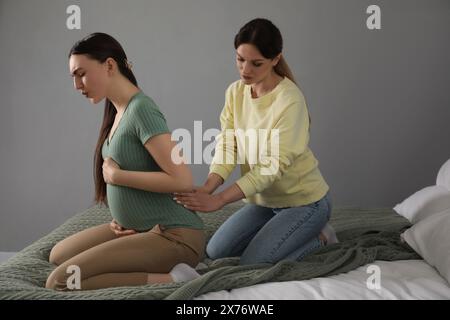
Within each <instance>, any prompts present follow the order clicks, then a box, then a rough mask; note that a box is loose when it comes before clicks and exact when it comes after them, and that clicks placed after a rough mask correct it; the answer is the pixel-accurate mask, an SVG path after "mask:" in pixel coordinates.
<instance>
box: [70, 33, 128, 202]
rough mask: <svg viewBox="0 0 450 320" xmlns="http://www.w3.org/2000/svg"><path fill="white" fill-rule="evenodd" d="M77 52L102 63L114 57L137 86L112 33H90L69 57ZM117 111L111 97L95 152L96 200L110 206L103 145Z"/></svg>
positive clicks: (106, 102) (107, 101)
mask: <svg viewBox="0 0 450 320" xmlns="http://www.w3.org/2000/svg"><path fill="white" fill-rule="evenodd" d="M75 54H84V55H87V56H88V57H89V58H91V59H94V60H97V61H99V62H100V63H103V62H105V61H106V59H108V58H112V59H114V60H115V61H116V62H117V65H118V68H119V71H120V73H121V74H123V75H124V76H125V77H126V78H127V79H128V80H130V82H131V83H133V84H134V85H135V86H137V80H136V77H135V76H134V74H133V72H132V71H131V69H130V68H129V64H128V60H127V56H126V54H125V51H124V50H123V48H122V46H121V45H120V43H119V42H118V41H117V40H116V39H114V38H113V37H111V36H110V35H108V34H106V33H99V32H97V33H92V34H90V35H88V36H87V37H85V38H83V39H82V40H80V41H78V42H77V43H75V45H74V46H73V47H72V49H70V52H69V58H70V56H72V55H75ZM116 113H117V110H116V108H115V107H114V105H113V104H112V102H111V101H110V100H109V99H106V101H105V110H104V113H103V122H102V125H101V127H100V133H99V137H98V140H97V145H96V147H95V152H94V184H95V197H94V202H95V203H96V204H98V203H103V204H105V205H106V206H108V200H107V198H106V183H105V181H104V179H103V169H102V165H103V157H102V146H103V143H104V142H105V140H106V139H107V137H108V134H109V132H110V131H111V128H112V126H113V123H114V118H115V116H116Z"/></svg>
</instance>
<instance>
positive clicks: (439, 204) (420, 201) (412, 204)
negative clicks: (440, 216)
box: [394, 186, 450, 224]
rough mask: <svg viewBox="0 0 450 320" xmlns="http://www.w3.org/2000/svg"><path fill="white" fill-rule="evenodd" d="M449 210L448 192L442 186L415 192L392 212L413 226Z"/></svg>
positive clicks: (449, 195)
mask: <svg viewBox="0 0 450 320" xmlns="http://www.w3.org/2000/svg"><path fill="white" fill-rule="evenodd" d="M449 208H450V191H449V190H448V189H447V188H445V187H442V186H430V187H426V188H423V189H422V190H419V191H417V192H416V193H414V194H413V195H411V196H410V197H408V198H406V199H405V200H404V201H403V202H402V203H399V204H397V205H396V206H395V207H394V211H395V212H397V213H398V214H399V215H401V216H404V217H405V218H406V219H408V220H409V221H410V222H411V223H413V224H414V223H417V222H419V221H420V220H422V219H425V218H426V217H428V216H430V215H433V214H435V213H438V212H441V211H444V210H446V209H449Z"/></svg>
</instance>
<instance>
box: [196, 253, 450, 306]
mask: <svg viewBox="0 0 450 320" xmlns="http://www.w3.org/2000/svg"><path fill="white" fill-rule="evenodd" d="M370 265H376V266H378V267H379V271H380V273H379V274H380V277H379V279H380V281H379V284H380V288H379V289H375V288H371V289H369V286H370V284H373V283H374V282H373V281H370V280H372V279H373V276H374V273H373V271H370V270H371V269H368V267H369V266H370ZM369 277H372V278H370V280H369V285H368V284H367V282H368V279H369ZM196 299H197V300H232V299H235V300H241V299H249V300H259V299H265V300H279V299H283V300H285V299H339V300H355V299H364V300H365V299H450V285H449V283H448V282H447V281H446V280H445V279H444V278H443V277H441V276H440V275H439V273H438V272H437V271H436V269H435V268H433V267H432V266H430V265H429V264H427V263H426V262H425V261H424V260H399V261H375V262H373V263H371V264H368V265H365V266H362V267H359V268H358V269H355V270H352V271H350V272H348V273H342V274H339V275H336V276H331V277H324V278H314V279H310V280H303V281H286V282H270V283H264V284H258V285H254V286H250V287H244V288H238V289H233V290H231V291H226V290H222V291H217V292H209V293H206V294H203V295H201V296H198V297H197V298H196Z"/></svg>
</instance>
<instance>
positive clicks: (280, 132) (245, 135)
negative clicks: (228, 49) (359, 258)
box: [175, 19, 337, 264]
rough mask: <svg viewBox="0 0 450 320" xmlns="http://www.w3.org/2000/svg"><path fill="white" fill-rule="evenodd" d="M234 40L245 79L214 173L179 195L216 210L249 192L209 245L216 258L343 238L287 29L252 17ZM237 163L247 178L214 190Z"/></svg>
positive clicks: (303, 250) (254, 258)
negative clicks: (286, 44) (333, 221)
mask: <svg viewBox="0 0 450 320" xmlns="http://www.w3.org/2000/svg"><path fill="white" fill-rule="evenodd" d="M234 45H235V49H236V64H237V68H238V71H239V74H240V78H241V79H240V80H238V81H236V82H234V83H232V84H231V85H230V86H229V87H228V89H227V91H226V98H225V106H224V108H223V110H222V113H221V115H220V122H221V129H222V132H221V133H220V134H219V135H218V137H217V144H216V149H215V155H214V159H213V162H212V164H211V166H210V173H209V175H208V178H207V180H206V182H205V183H204V185H203V186H201V187H196V188H195V190H194V192H191V193H176V194H175V200H177V201H178V202H179V203H181V204H183V205H184V206H185V207H186V208H188V209H191V210H196V211H200V212H211V211H216V210H218V209H220V208H222V207H223V206H224V205H226V204H228V203H231V202H235V201H237V200H241V199H245V200H244V202H246V203H247V204H246V205H245V206H244V207H243V208H242V209H240V210H238V211H237V212H235V213H234V214H233V215H232V216H231V217H230V218H229V219H228V220H227V221H225V223H224V224H223V225H222V226H221V227H220V228H219V229H218V230H217V232H216V233H215V234H214V235H213V237H212V238H211V240H210V241H209V243H208V246H207V249H206V251H207V254H208V256H209V257H210V258H212V259H217V258H223V257H230V256H240V257H241V259H240V263H241V264H253V263H276V262H278V261H280V260H296V261H299V260H301V259H302V258H303V257H305V256H306V255H307V254H309V253H311V252H312V251H314V250H316V249H318V248H319V247H321V246H323V245H325V244H326V243H328V244H330V243H333V242H337V239H336V236H335V233H334V231H333V229H332V228H331V226H330V225H329V224H328V220H329V219H330V214H331V200H330V196H329V186H328V185H327V183H326V182H325V180H324V178H323V177H322V175H321V173H320V171H319V169H318V161H317V160H316V158H315V157H314V155H313V153H312V152H311V150H310V149H309V147H308V142H309V125H310V118H309V114H308V109H307V106H306V103H305V98H304V96H303V94H302V92H301V91H300V89H299V88H298V86H297V85H296V83H295V81H294V78H293V76H292V73H291V71H290V69H289V67H288V65H287V63H286V61H285V60H284V58H283V56H282V45H283V40H282V36H281V33H280V31H279V30H278V28H277V27H276V26H275V25H274V24H273V23H272V22H270V21H269V20H267V19H254V20H252V21H250V22H248V23H247V24H246V25H244V26H243V27H242V28H241V30H240V31H239V33H238V34H237V35H236V37H235V40H234ZM255 137H256V139H255ZM248 141H249V142H248ZM269 150H270V152H269ZM236 160H237V161H236ZM236 162H238V163H240V164H241V166H240V167H241V174H242V177H241V178H240V179H238V180H237V181H236V182H235V183H234V184H232V185H231V186H230V187H228V188H226V189H225V190H223V191H222V192H220V193H216V194H213V192H214V191H215V190H216V189H217V188H218V187H219V186H220V185H221V184H223V182H224V181H225V180H226V179H227V178H228V177H229V175H230V174H231V172H232V171H233V169H234V168H235V166H236V164H237V163H236Z"/></svg>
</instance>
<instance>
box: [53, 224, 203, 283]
mask: <svg viewBox="0 0 450 320" xmlns="http://www.w3.org/2000/svg"><path fill="white" fill-rule="evenodd" d="M205 242H206V241H205V233H204V231H203V230H196V229H189V228H172V229H164V228H163V227H162V226H160V225H156V226H155V227H154V228H153V229H151V230H150V231H147V232H143V233H138V234H133V235H128V236H122V237H118V236H116V235H115V233H114V232H113V231H112V230H111V229H110V227H109V223H106V224H102V225H99V226H96V227H92V228H89V229H86V230H83V231H81V232H78V233H76V234H74V235H72V236H70V237H68V238H66V239H64V240H62V241H60V242H58V243H57V244H56V245H55V246H54V247H53V249H52V251H51V252H50V257H49V261H50V262H51V263H53V264H56V265H58V267H57V268H56V269H55V270H53V272H52V273H51V274H50V275H49V276H48V279H47V283H46V285H45V287H46V288H51V289H56V290H68V288H67V280H68V279H69V277H71V276H72V275H73V274H74V272H73V271H70V270H71V269H70V268H69V266H72V265H74V266H77V267H79V270H80V280H81V281H80V285H81V288H80V289H81V290H92V289H99V288H108V287H120V286H137V285H144V284H147V283H148V276H149V274H150V273H151V274H154V273H168V272H169V271H170V270H171V269H172V268H173V267H174V266H175V265H177V264H178V263H182V262H183V263H186V264H188V265H190V266H192V267H195V266H196V265H197V264H198V263H199V262H200V261H201V260H202V259H203V254H204V250H205Z"/></svg>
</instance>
